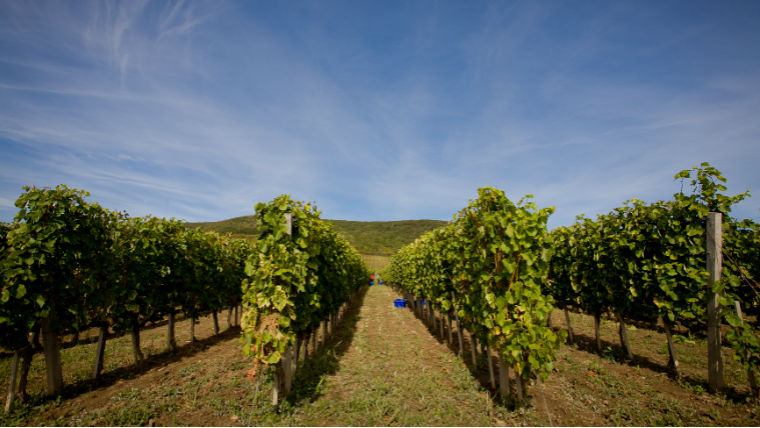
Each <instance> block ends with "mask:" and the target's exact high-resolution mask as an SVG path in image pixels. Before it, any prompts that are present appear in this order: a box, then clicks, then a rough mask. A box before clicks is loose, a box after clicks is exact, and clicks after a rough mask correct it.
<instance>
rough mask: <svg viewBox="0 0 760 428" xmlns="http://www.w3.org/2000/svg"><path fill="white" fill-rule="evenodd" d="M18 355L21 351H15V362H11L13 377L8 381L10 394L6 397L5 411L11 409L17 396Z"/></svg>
mask: <svg viewBox="0 0 760 428" xmlns="http://www.w3.org/2000/svg"><path fill="white" fill-rule="evenodd" d="M18 357H19V351H16V352H14V353H13V362H11V378H10V380H9V381H8V396H7V397H6V398H5V413H8V412H10V411H11V408H12V407H13V399H14V398H16V381H17V377H18Z"/></svg>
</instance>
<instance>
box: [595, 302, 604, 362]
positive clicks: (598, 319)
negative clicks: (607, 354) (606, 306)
mask: <svg viewBox="0 0 760 428" xmlns="http://www.w3.org/2000/svg"><path fill="white" fill-rule="evenodd" d="M601 324H602V314H601V313H599V312H596V313H594V334H595V337H596V352H598V353H600V354H601V353H602V340H601V338H600V337H599V329H600V326H601Z"/></svg>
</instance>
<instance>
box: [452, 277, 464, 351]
mask: <svg viewBox="0 0 760 428" xmlns="http://www.w3.org/2000/svg"><path fill="white" fill-rule="evenodd" d="M451 307H452V308H451V309H452V310H453V311H454V319H455V320H456V323H457V339H459V355H461V356H462V358H463V359H464V338H463V335H462V324H461V323H460V322H459V312H458V311H457V308H456V307H454V292H453V291H452V292H451Z"/></svg>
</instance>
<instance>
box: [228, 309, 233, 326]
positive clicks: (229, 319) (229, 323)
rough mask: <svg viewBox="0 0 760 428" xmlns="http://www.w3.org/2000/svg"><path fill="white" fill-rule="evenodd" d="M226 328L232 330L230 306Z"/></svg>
mask: <svg viewBox="0 0 760 428" xmlns="http://www.w3.org/2000/svg"><path fill="white" fill-rule="evenodd" d="M227 328H232V306H230V308H229V309H228V310H227Z"/></svg>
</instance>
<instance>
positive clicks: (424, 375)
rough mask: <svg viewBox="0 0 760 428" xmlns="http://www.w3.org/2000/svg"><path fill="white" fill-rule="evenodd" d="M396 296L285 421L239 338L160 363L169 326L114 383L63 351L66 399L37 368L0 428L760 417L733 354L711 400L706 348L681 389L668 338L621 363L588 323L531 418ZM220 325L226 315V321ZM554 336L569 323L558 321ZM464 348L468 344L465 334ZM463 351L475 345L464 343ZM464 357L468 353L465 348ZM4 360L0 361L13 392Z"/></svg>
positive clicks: (687, 361) (345, 343)
mask: <svg viewBox="0 0 760 428" xmlns="http://www.w3.org/2000/svg"><path fill="white" fill-rule="evenodd" d="M396 297H398V296H397V294H396V293H395V292H394V291H393V290H392V289H390V288H388V287H385V286H374V287H369V288H368V289H367V290H366V295H362V297H361V299H360V304H359V305H357V307H355V308H353V310H351V311H349V312H348V313H347V315H346V317H345V318H344V319H343V321H342V322H341V323H340V325H339V327H338V329H337V330H336V332H335V334H334V335H332V336H331V338H330V339H329V340H328V342H327V346H325V347H323V348H321V349H320V351H319V352H317V354H316V355H312V356H311V358H309V359H308V360H307V362H306V363H305V364H303V363H301V365H300V367H299V372H298V374H297V377H296V382H295V383H294V391H293V393H292V394H291V396H290V397H288V400H287V401H286V402H285V403H284V405H283V406H282V408H281V409H280V411H279V412H278V411H275V410H274V409H273V408H272V407H271V404H270V403H269V401H270V397H271V386H270V383H269V382H266V381H261V382H257V381H249V380H248V379H247V372H248V370H249V369H250V367H251V364H250V361H248V360H247V359H246V358H245V357H243V356H242V354H241V352H240V343H239V341H238V336H239V330H238V329H237V328H234V327H233V328H232V329H229V330H226V331H224V332H222V334H220V335H218V336H213V335H212V324H211V321H210V319H208V318H207V319H203V320H201V322H200V324H199V325H198V326H197V327H196V337H198V338H199V339H200V340H199V341H198V342H196V343H190V342H189V339H190V338H189V321H187V320H185V321H182V322H180V323H178V326H177V333H178V338H177V339H178V342H179V343H180V345H181V347H180V350H179V351H178V352H176V353H174V354H169V353H163V347H164V334H165V327H163V326H162V327H158V328H156V329H150V330H147V331H145V332H144V333H143V346H144V351H148V352H149V353H151V354H152V356H151V357H150V358H149V360H148V362H147V363H145V364H143V365H142V366H134V365H132V363H131V351H130V343H129V337H122V338H116V339H113V340H110V341H109V345H108V349H107V351H106V352H107V353H106V373H105V376H104V379H103V380H102V381H100V382H99V383H90V382H88V381H86V380H85V378H86V376H87V373H88V372H89V366H90V362H91V360H92V355H93V353H94V344H84V345H79V346H76V347H71V348H68V349H65V350H64V351H63V359H64V375H65V380H66V382H67V384H69V385H70V386H69V387H67V389H66V393H65V394H64V397H63V398H60V399H55V400H51V399H46V398H44V397H42V390H43V387H44V378H43V375H44V372H43V361H42V356H41V355H38V356H36V357H35V360H34V364H33V367H32V373H31V374H30V388H29V389H30V392H31V393H32V394H33V400H32V403H31V404H29V405H27V406H22V407H19V408H18V409H17V410H15V411H14V412H13V413H12V414H11V415H7V416H4V417H2V418H1V419H0V424H1V425H150V424H155V425H201V426H203V425H224V426H227V425H320V426H323V425H391V426H397V425H406V426H420V425H426V426H431V425H432V426H436V425H548V424H549V422H550V419H549V418H551V423H552V424H554V425H735V426H741V425H758V421H760V407H759V406H758V405H757V404H748V403H746V402H745V401H746V399H747V395H746V392H747V391H746V389H747V388H746V378H745V376H744V373H743V372H742V371H741V370H740V369H739V368H738V367H737V366H736V364H735V363H734V362H733V361H732V360H731V359H730V352H728V351H727V350H726V353H725V360H724V362H725V364H726V380H727V382H728V384H729V389H728V392H727V393H726V394H720V395H712V394H707V393H705V392H704V390H705V388H706V387H705V381H704V376H705V372H706V369H705V367H704V355H705V353H706V351H705V345H704V342H703V341H701V340H696V339H690V338H686V337H680V338H679V339H678V341H679V342H680V343H678V344H677V346H678V350H679V353H680V356H681V369H682V371H683V373H684V380H681V381H675V380H673V379H671V378H669V377H668V376H667V374H666V370H665V366H666V363H667V350H666V347H665V338H664V335H663V334H661V333H658V332H655V331H652V330H646V329H641V328H640V329H630V330H629V334H630V336H631V343H632V345H633V349H634V353H635V354H636V355H637V357H636V359H635V360H634V361H633V362H627V363H625V362H620V357H619V355H620V350H619V347H618V346H617V332H616V328H617V324H616V323H614V322H611V321H607V320H605V321H604V322H603V325H602V339H603V340H604V348H605V350H604V352H603V353H602V354H603V355H601V356H600V355H597V354H595V353H593V352H591V343H592V342H593V320H592V319H591V318H590V317H587V316H585V315H581V314H571V316H572V323H573V327H574V330H575V331H576V336H577V341H576V344H574V345H571V346H563V347H562V349H561V350H560V353H559V360H558V362H557V364H556V370H555V372H554V373H553V374H552V375H551V376H550V377H549V379H548V380H547V382H546V383H545V385H544V386H545V396H546V399H547V404H548V413H547V411H546V408H545V407H544V406H543V403H542V401H541V400H539V395H538V394H537V392H538V387H537V386H535V385H534V386H531V388H530V391H531V397H530V402H529V404H528V406H527V407H525V408H523V409H520V410H517V411H514V410H508V409H507V408H505V407H504V406H502V405H500V404H499V403H498V400H494V399H493V398H492V397H493V393H492V391H491V390H490V389H489V388H488V386H487V383H488V371H487V365H486V360H485V357H484V356H483V355H482V354H481V355H480V358H479V360H478V363H477V365H476V366H472V364H471V363H470V362H469V352H467V353H466V356H465V358H464V360H462V358H461V357H459V356H457V355H456V350H457V349H458V346H457V345H448V344H447V343H446V340H442V339H440V338H437V337H436V336H435V335H433V334H431V332H430V331H429V330H428V328H427V327H425V326H424V324H423V323H422V322H421V321H419V320H418V319H417V318H415V317H414V315H413V314H412V312H411V311H410V310H408V309H401V308H394V307H393V299H395V298H396ZM222 318H223V320H222V324H223V325H225V326H226V322H225V321H226V317H222ZM553 318H554V321H555V327H557V328H564V327H565V324H564V316H561V313H560V312H559V311H555V314H554V317H553ZM465 340H466V341H468V340H469V339H468V336H467V335H466V334H465ZM466 345H469V344H468V343H466ZM465 349H469V348H465ZM9 366H10V358H4V359H3V360H2V361H0V382H2V385H3V396H2V397H1V398H2V400H3V401H4V400H5V397H4V393H5V385H6V384H7V380H8V372H9Z"/></svg>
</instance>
